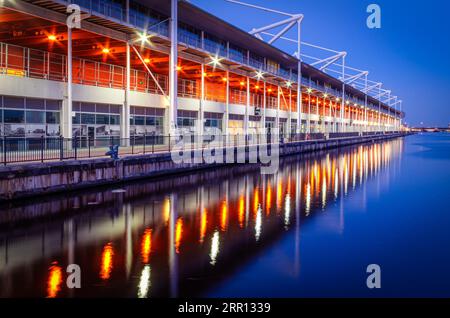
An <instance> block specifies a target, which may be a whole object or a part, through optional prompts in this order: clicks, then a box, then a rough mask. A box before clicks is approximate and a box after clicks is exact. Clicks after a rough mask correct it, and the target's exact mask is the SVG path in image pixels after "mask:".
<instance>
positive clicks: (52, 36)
mask: <svg viewBox="0 0 450 318" xmlns="http://www.w3.org/2000/svg"><path fill="white" fill-rule="evenodd" d="M48 39H49V40H50V41H56V35H54V34H50V35H49V36H48Z"/></svg>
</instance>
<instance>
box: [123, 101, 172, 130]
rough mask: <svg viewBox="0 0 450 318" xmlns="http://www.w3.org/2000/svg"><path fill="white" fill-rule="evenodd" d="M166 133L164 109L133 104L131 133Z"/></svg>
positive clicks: (131, 109)
mask: <svg viewBox="0 0 450 318" xmlns="http://www.w3.org/2000/svg"><path fill="white" fill-rule="evenodd" d="M163 134H164V109H162V108H153V107H138V106H131V108H130V135H131V136H144V135H146V136H157V135H163Z"/></svg>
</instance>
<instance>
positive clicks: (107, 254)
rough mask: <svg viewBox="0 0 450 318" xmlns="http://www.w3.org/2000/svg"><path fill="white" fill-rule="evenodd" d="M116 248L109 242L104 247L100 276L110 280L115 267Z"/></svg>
mask: <svg viewBox="0 0 450 318" xmlns="http://www.w3.org/2000/svg"><path fill="white" fill-rule="evenodd" d="M113 256H114V249H113V246H112V243H108V244H106V245H105V246H104V247H103V253H102V264H101V268H100V278H101V279H103V280H108V279H109V278H110V277H111V271H112V269H113Z"/></svg>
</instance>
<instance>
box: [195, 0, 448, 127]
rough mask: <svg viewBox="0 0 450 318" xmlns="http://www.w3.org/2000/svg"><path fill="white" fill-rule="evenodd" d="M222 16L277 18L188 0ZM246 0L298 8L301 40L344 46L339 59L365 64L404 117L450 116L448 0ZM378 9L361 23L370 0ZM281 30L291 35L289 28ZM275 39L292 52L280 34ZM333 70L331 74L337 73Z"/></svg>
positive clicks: (438, 120) (256, 20)
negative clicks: (376, 23) (373, 25)
mask: <svg viewBox="0 0 450 318" xmlns="http://www.w3.org/2000/svg"><path fill="white" fill-rule="evenodd" d="M191 2H192V3H193V4H195V5H197V6H199V7H201V8H203V9H204V10H206V11H209V12H211V13H213V14H214V15H217V16H219V17H221V18H222V19H224V20H226V21H228V22H230V23H232V24H234V25H236V26H238V27H240V28H242V29H244V30H246V31H249V30H251V29H252V28H254V27H261V26H265V25H267V24H269V23H271V22H275V21H279V20H281V19H283V16H274V15H272V14H269V13H265V12H262V11H259V10H255V9H250V8H244V7H241V6H238V5H235V4H232V3H228V2H226V1H224V0H191ZM245 2H248V3H252V4H257V5H261V6H266V7H270V8H273V9H278V10H280V11H284V12H289V13H302V14H304V15H305V18H304V20H303V24H302V25H303V27H302V28H303V31H302V41H305V42H309V43H313V44H317V45H321V46H325V47H329V48H333V49H335V50H337V51H347V52H348V55H347V58H346V63H347V65H348V66H352V67H356V68H359V69H363V70H368V71H369V72H370V74H369V79H371V80H374V81H381V82H383V84H384V88H386V89H390V90H392V92H393V95H397V96H399V97H400V99H402V100H403V110H404V111H405V112H406V113H407V115H406V116H407V117H406V122H407V123H408V124H410V125H420V123H421V122H423V123H424V125H425V126H437V125H439V126H443V127H447V125H449V123H450V107H449V106H450V105H449V101H448V100H447V99H443V98H439V96H445V95H446V94H445V93H446V92H447V91H448V89H449V88H450V43H449V42H450V41H449V39H450V24H449V23H448V22H447V19H448V14H449V12H450V2H448V1H444V0H432V1H427V2H424V1H417V0H413V1H403V0H395V1H392V0H372V1H360V0H340V1H336V0H320V1H318V0H277V1H270V0H245ZM371 3H376V4H378V5H380V7H381V10H382V15H381V18H382V27H381V29H369V28H368V27H367V26H366V19H367V17H368V15H369V14H368V13H366V8H367V6H368V5H369V4H371ZM288 36H292V37H293V36H294V35H293V34H288ZM277 43H278V44H277V45H276V46H278V47H280V48H282V49H284V50H286V51H287V52H289V53H293V51H294V48H293V47H292V46H291V45H290V44H288V43H287V42H284V41H282V42H277ZM336 76H337V75H336Z"/></svg>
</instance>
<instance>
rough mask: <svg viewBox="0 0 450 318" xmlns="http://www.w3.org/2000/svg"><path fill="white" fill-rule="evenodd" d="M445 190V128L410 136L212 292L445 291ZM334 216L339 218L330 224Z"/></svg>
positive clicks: (449, 239)
mask: <svg viewBox="0 0 450 318" xmlns="http://www.w3.org/2000/svg"><path fill="white" fill-rule="evenodd" d="M449 197H450V135H449V134H430V135H415V136H411V137H408V138H406V140H405V143H404V149H403V153H402V154H401V159H400V161H399V162H398V164H395V165H390V166H389V169H387V170H386V171H383V172H382V173H381V174H380V175H378V176H377V178H375V179H373V180H370V181H368V182H366V183H365V184H364V186H363V187H361V188H360V189H358V190H357V191H356V192H354V193H352V195H351V197H348V198H344V199H343V201H341V202H340V203H339V204H337V205H336V206H332V207H329V208H327V209H326V210H325V211H323V213H322V214H321V215H320V216H317V217H315V218H313V219H311V220H310V222H308V223H305V224H304V225H302V227H301V229H300V231H299V233H296V232H291V233H290V234H289V235H287V236H285V237H284V238H283V239H282V241H280V242H279V243H278V244H275V245H274V246H271V247H270V248H268V249H267V250H265V251H264V252H263V253H261V254H260V255H259V256H258V257H257V258H255V259H254V260H252V261H250V262H249V263H248V264H247V265H246V266H245V267H243V268H241V269H240V270H239V271H237V272H236V273H235V275H233V276H232V277H231V278H230V279H228V280H227V281H226V282H224V283H222V284H220V286H218V287H217V288H214V289H213V291H212V292H211V293H210V294H209V296H212V297H216V296H220V297H251V296H255V295H257V296H264V297H266V296H269V297H280V296H281V297H449V296H450V205H449V201H448V200H449ZM338 217H342V220H341V222H342V224H341V226H339V227H338V228H336V227H332V226H331V227H330V224H333V223H336V222H335V219H336V218H338ZM296 239H297V240H299V242H300V243H299V260H298V261H296V253H297V252H296V246H295V241H296ZM369 264H378V265H380V267H381V289H369V288H367V285H366V278H367V276H368V275H369V274H367V273H366V269H367V266H368V265H369Z"/></svg>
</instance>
